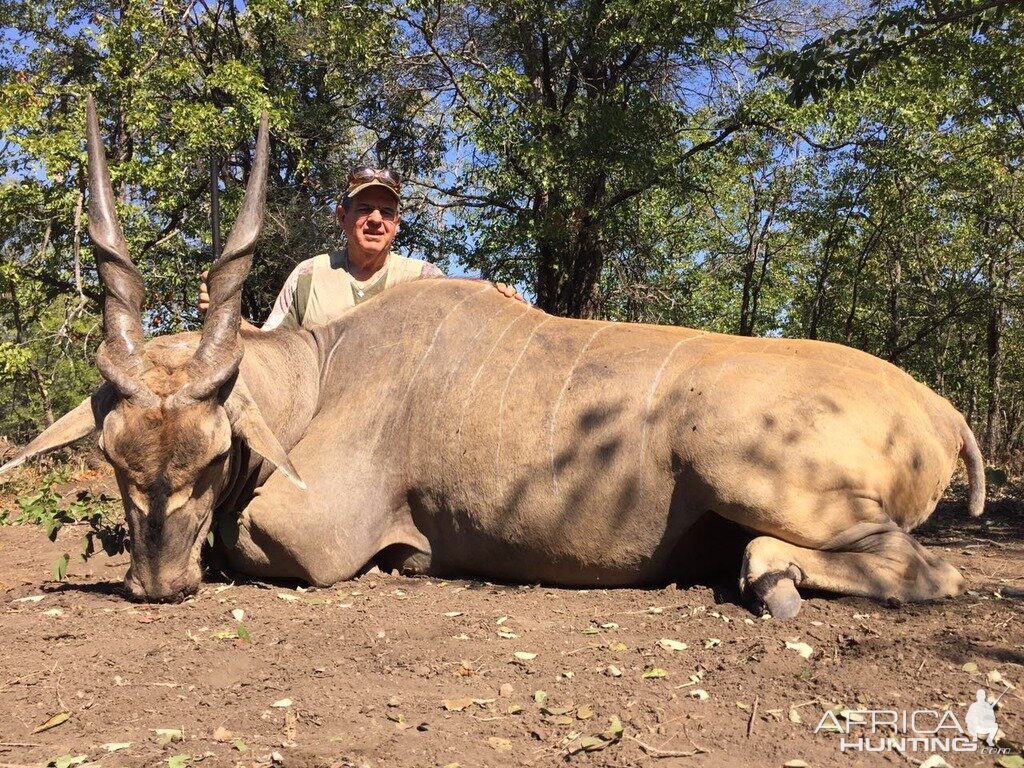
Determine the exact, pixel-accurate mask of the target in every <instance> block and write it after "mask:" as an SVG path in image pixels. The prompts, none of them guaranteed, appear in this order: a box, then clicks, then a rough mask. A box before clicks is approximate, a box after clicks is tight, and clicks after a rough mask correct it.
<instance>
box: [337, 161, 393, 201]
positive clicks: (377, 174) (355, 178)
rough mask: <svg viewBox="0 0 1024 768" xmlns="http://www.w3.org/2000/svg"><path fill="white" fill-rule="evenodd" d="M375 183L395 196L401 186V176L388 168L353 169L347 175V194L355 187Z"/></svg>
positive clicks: (364, 167)
mask: <svg viewBox="0 0 1024 768" xmlns="http://www.w3.org/2000/svg"><path fill="white" fill-rule="evenodd" d="M370 182H377V183H379V184H383V185H384V186H386V187H388V188H389V189H391V190H392V191H393V192H394V193H395V194H396V195H397V194H398V190H399V187H401V185H402V174H400V173H399V172H398V171H393V170H391V169H390V168H369V167H366V166H363V167H360V168H353V169H352V171H351V172H350V173H349V175H348V188H349V194H351V190H352V189H353V188H355V187H359V186H362V185H363V184H369V183H370Z"/></svg>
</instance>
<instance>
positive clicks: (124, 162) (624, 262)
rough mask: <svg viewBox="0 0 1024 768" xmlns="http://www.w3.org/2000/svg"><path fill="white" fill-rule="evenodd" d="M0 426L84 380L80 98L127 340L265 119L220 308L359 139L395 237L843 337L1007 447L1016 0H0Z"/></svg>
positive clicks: (443, 256) (337, 172)
mask: <svg viewBox="0 0 1024 768" xmlns="http://www.w3.org/2000/svg"><path fill="white" fill-rule="evenodd" d="M0 31H2V32H0V34H2V37H0V254H2V260H0V403H2V404H3V407H2V408H0V435H2V436H4V437H5V438H6V439H7V440H9V441H10V442H12V443H22V442H24V441H25V440H26V439H28V438H29V437H31V436H32V435H33V434H35V433H37V432H38V431H39V430H40V429H41V428H43V427H44V426H45V425H47V424H49V423H51V422H52V420H53V419H54V418H55V417H58V416H60V415H61V414H62V413H64V412H65V411H67V410H69V409H70V408H71V407H73V406H74V405H76V404H77V403H78V402H79V401H80V400H81V398H82V397H84V396H86V395H87V394H88V393H89V392H90V391H91V390H92V388H93V387H94V386H95V385H96V384H97V382H98V380H99V378H98V373H97V372H96V370H95V368H94V366H93V362H92V361H93V355H94V352H95V347H96V345H97V344H98V342H99V340H100V337H101V335H102V334H101V323H102V318H101V315H100V313H99V303H98V300H99V297H100V292H101V289H100V287H99V285H98V282H97V275H96V269H95V263H94V261H93V255H92V250H91V248H90V246H89V241H88V234H87V228H86V227H87V220H86V219H87V215H86V212H85V210H84V206H83V200H84V196H85V152H84V126H85V119H84V109H85V95H86V94H87V93H93V94H95V97H96V99H97V104H98V109H99V112H100V114H101V115H102V131H103V133H104V137H105V139H106V142H107V146H108V153H109V156H110V160H111V171H112V176H113V181H114V185H115V191H116V193H117V195H118V209H119V213H120V216H121V220H122V223H123V224H124V227H125V230H126V235H127V239H128V242H129V246H130V249H131V253H132V256H133V258H134V259H135V261H136V263H137V264H138V265H139V267H140V269H141V270H142V272H143V275H144V276H145V280H146V286H147V304H146V307H145V320H146V326H147V329H148V330H150V331H151V332H152V333H153V334H158V333H165V332H171V331H179V330H185V329H193V328H196V327H198V324H199V317H198V314H197V312H196V309H195V304H196V299H197V288H198V277H199V274H200V272H201V271H202V270H203V269H204V268H206V267H207V266H208V265H209V262H210V259H211V223H210V197H211V196H210V177H211V170H210V169H211V156H214V157H216V158H217V168H218V170H217V176H218V179H219V186H220V188H221V190H222V194H221V201H222V202H221V205H222V209H223V214H224V221H225V225H230V222H231V220H232V219H233V217H234V213H235V211H236V210H237V206H238V204H239V202H240V199H241V194H242V191H243V183H244V179H245V177H246V173H247V170H248V163H249V162H250V157H251V154H250V147H251V145H252V143H253V136H254V133H255V126H256V122H257V119H258V115H259V113H260V111H261V110H267V111H268V112H269V114H270V120H271V130H272V159H271V164H272V173H271V182H270V189H269V198H268V218H267V225H266V227H265V231H264V233H263V236H262V239H261V242H260V245H259V247H258V250H257V257H256V262H255V264H254V268H253V273H252V275H251V276H250V279H249V281H248V283H247V284H246V288H245V293H244V296H243V312H244V313H245V314H246V315H247V316H248V317H250V318H252V319H254V320H256V321H260V320H262V318H263V317H265V316H266V314H267V312H268V310H269V308H270V306H271V304H272V302H273V298H274V296H275V294H276V292H277V290H278V288H279V287H280V285H281V283H282V282H283V280H284V278H285V276H286V275H287V274H288V273H289V272H290V271H291V269H292V268H293V266H294V265H295V263H296V262H298V261H300V260H302V259H304V258H307V257H309V256H311V255H313V254H315V253H318V252H321V251H323V250H324V249H325V248H327V247H330V246H331V245H332V244H333V243H335V242H336V240H337V238H338V235H339V233H338V232H337V231H336V229H335V228H334V225H333V220H332V209H333V206H334V204H335V201H336V196H337V193H338V190H339V189H341V188H343V187H344V184H345V177H346V175H347V172H348V170H349V169H350V168H351V167H352V166H354V165H358V164H366V165H372V166H387V167H393V168H396V169H399V170H401V171H402V173H403V174H404V176H405V178H406V182H405V196H406V202H405V208H404V211H403V219H402V225H401V232H400V235H399V241H398V250H399V251H400V252H402V253H404V254H407V255H411V256H415V257H419V258H425V259H428V260H430V261H433V262H436V263H438V264H439V265H440V266H441V267H442V268H444V269H445V270H446V271H447V272H448V273H449V274H470V275H479V276H483V277H486V278H489V279H494V280H504V281H508V282H512V283H515V284H517V285H518V286H519V287H520V288H521V289H522V290H524V292H526V293H527V295H528V296H529V298H531V299H532V300H533V301H535V302H536V303H537V304H538V305H539V306H540V307H541V308H542V309H544V310H546V311H548V312H552V313H555V314H560V315H567V316H573V317H603V318H609V319H614V320H621V321H634V322H654V323H669V324H678V325H688V326H692V327H697V328H703V329H709V330H715V331H724V332H728V333H735V334H742V335H762V336H787V337H800V338H812V339H824V340H830V341H837V342H841V343H843V344H848V345H852V346H855V347H858V348H860V349H864V350H866V351H868V352H871V353H873V354H875V355H878V356H880V357H882V358H884V359H886V360H889V361H891V362H892V363H894V364H896V365H898V366H900V367H902V368H903V369H905V370H907V371H909V372H910V373H911V374H912V375H914V376H915V377H916V378H917V379H919V380H920V381H923V382H924V383H926V384H928V385H929V386H931V387H933V388H934V389H936V390H937V391H939V392H940V393H942V394H943V395H945V396H946V397H948V398H949V399H950V400H952V401H953V402H954V403H955V404H956V406H957V407H958V408H960V409H961V410H962V411H964V413H965V414H966V415H967V417H968V419H969V420H970V422H971V424H972V425H973V427H974V429H975V431H976V433H977V434H978V436H979V439H981V441H982V443H983V447H984V449H985V451H986V454H987V456H988V457H989V462H990V463H992V464H997V465H1002V466H1006V467H1010V468H1012V469H1019V468H1020V465H1021V463H1022V460H1024V328H1022V324H1021V321H1022V312H1024V293H1022V267H1024V188H1022V186H1024V184H1022V183H1024V168H1022V161H1024V74H1022V69H1024V67H1022V65H1021V61H1022V58H1021V42H1022V34H1024V4H1022V3H1021V2H1011V1H1010V0H980V1H975V2H966V1H965V0H954V1H950V0H935V1H934V2H926V1H925V0H916V1H913V2H889V1H888V0H882V2H872V3H857V2H844V1H843V0H837V1H835V2H827V1H822V2H798V1H797V0H779V1H777V2H776V1H772V0H764V1H759V0H711V1H708V2H701V3H680V2H678V0H557V1H556V0H508V1H507V2H490V1H488V0H485V1H484V2H472V3H471V2H460V1H458V0H370V1H367V2H355V3H345V2H325V0H248V1H246V2H243V0H190V1H187V2H186V1H183V0H120V2H108V1H107V0H95V1H93V2H84V1H83V0H0Z"/></svg>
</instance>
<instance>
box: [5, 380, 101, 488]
mask: <svg viewBox="0 0 1024 768" xmlns="http://www.w3.org/2000/svg"><path fill="white" fill-rule="evenodd" d="M117 400H118V395H117V392H116V390H115V389H114V388H113V387H112V386H111V385H110V384H108V383H106V382H104V383H103V384H101V385H100V387H99V389H97V390H96V391H95V392H93V393H92V395H90V396H89V397H87V398H85V400H83V401H82V402H81V403H79V404H78V406H77V407H76V408H75V409H74V410H72V411H69V412H68V413H66V414H64V415H63V416H61V417H60V418H59V419H57V420H56V421H55V422H53V424H51V425H50V426H49V427H47V429H46V430H45V431H44V432H43V433H42V434H41V435H39V437H37V438H36V439H35V440H33V441H32V442H30V443H29V444H28V445H26V446H25V447H24V448H22V449H21V450H20V451H18V453H17V454H16V455H15V456H14V458H13V459H11V460H10V461H8V462H7V463H6V464H4V465H3V466H2V467H0V474H3V473H4V472H6V471H7V470H9V469H14V468H15V467H17V466H20V465H21V464H23V463H24V462H25V461H26V460H27V459H31V458H33V457H35V456H40V455H42V454H44V453H49V452H50V451H55V450H57V449H58V448H63V447H64V446H65V445H70V444H71V443H73V442H75V441H76V440H81V439H82V438H83V437H87V436H88V435H91V434H92V433H93V432H95V431H96V430H97V429H102V428H103V420H104V419H105V418H107V414H108V413H110V410H111V408H113V407H114V405H115V404H116V403H117Z"/></svg>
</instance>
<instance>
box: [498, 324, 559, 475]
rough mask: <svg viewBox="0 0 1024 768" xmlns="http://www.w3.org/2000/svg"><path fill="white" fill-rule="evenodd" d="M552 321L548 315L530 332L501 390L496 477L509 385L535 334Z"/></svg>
mask: <svg viewBox="0 0 1024 768" xmlns="http://www.w3.org/2000/svg"><path fill="white" fill-rule="evenodd" d="M550 319H551V316H550V315H548V316H547V317H545V318H544V319H543V320H541V321H540V322H539V323H537V324H536V325H535V326H533V330H531V331H530V335H529V336H527V337H526V343H525V344H523V349H522V351H521V352H520V353H519V357H517V358H516V361H515V363H513V364H512V367H511V368H510V369H509V371H508V378H507V379H505V388H504V389H502V390H501V399H500V400H499V401H498V448H497V450H496V451H495V452H494V473H495V475H497V473H498V460H499V458H500V457H501V431H502V427H503V426H504V424H505V422H504V420H503V419H502V418H501V412H502V410H503V409H504V408H505V395H506V394H507V393H508V388H509V385H511V384H512V374H514V373H515V372H516V367H517V366H518V365H519V361H520V360H522V359H523V355H525V354H526V348H527V347H529V346H530V342H531V341H533V336H534V334H535V333H537V329H538V328H540V327H541V326H542V325H544V323H546V322H547V321H548V320H550Z"/></svg>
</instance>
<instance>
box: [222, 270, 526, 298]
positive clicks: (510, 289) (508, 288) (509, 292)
mask: <svg viewBox="0 0 1024 768" xmlns="http://www.w3.org/2000/svg"><path fill="white" fill-rule="evenodd" d="M204 274H205V273H204ZM494 287H495V288H497V289H498V291H499V292H500V293H501V295H502V296H507V297H508V298H510V299H519V301H521V302H523V303H524V304H529V302H528V301H527V300H526V299H525V298H524V297H523V294H521V293H520V292H519V291H517V290H516V289H515V286H513V285H506V284H505V283H495V284H494Z"/></svg>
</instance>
